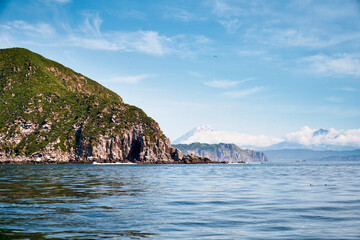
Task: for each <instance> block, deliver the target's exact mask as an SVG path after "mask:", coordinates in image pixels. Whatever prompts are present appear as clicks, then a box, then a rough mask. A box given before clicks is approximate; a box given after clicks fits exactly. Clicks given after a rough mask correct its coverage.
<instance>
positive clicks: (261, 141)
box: [173, 125, 282, 147]
mask: <svg viewBox="0 0 360 240" xmlns="http://www.w3.org/2000/svg"><path fill="white" fill-rule="evenodd" d="M281 141H282V140H281V139H278V138H273V137H269V136H265V135H260V136H254V135H249V134H241V133H238V132H228V131H216V130H214V129H213V128H212V127H211V126H209V125H203V126H200V127H197V128H194V129H192V130H191V131H189V132H188V133H186V134H185V135H183V136H181V137H180V138H178V139H176V140H175V141H174V142H173V143H176V144H178V143H183V144H189V143H194V142H201V143H209V144H213V143H234V144H236V145H238V146H245V145H252V146H257V147H267V146H271V145H273V144H276V143H279V142H281Z"/></svg>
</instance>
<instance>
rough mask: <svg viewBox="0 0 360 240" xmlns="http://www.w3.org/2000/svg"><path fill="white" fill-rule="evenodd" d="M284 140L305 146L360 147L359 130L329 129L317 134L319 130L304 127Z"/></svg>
mask: <svg viewBox="0 0 360 240" xmlns="http://www.w3.org/2000/svg"><path fill="white" fill-rule="evenodd" d="M285 140H286V141H288V142H291V143H299V144H303V145H306V146H310V145H315V146H320V145H339V146H356V147H360V129H351V130H336V129H333V128H330V129H329V130H322V133H321V132H320V133H319V129H311V128H310V127H308V126H304V127H303V128H301V130H300V131H297V132H292V133H289V134H287V135H286V136H285Z"/></svg>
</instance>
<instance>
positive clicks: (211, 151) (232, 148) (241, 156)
mask: <svg viewBox="0 0 360 240" xmlns="http://www.w3.org/2000/svg"><path fill="white" fill-rule="evenodd" d="M173 146H174V147H176V148H178V149H179V150H180V151H181V152H182V153H184V154H194V155H197V156H200V157H207V158H210V159H211V160H213V161H217V162H222V161H226V162H264V161H268V158H267V157H266V155H265V154H264V153H263V152H258V151H253V150H249V149H241V148H239V147H238V146H236V145H234V144H225V143H219V144H206V143H192V144H177V145H173Z"/></svg>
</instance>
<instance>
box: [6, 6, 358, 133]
mask: <svg viewBox="0 0 360 240" xmlns="http://www.w3.org/2000/svg"><path fill="white" fill-rule="evenodd" d="M9 47H24V48H28V49H30V50H32V51H34V52H37V53H39V54H41V55H43V56H45V57H47V58H50V59H52V60H55V61H58V62H60V63H62V64H63V65H65V66H67V67H70V68H72V69H73V70H75V71H76V72H80V73H82V74H83V75H85V76H87V77H89V78H91V79H93V80H95V81H97V82H99V83H100V84H102V85H104V86H106V87H107V88H109V89H111V90H113V91H115V92H116V93H118V94H119V95H120V96H121V97H122V98H123V99H124V101H125V102H126V103H129V104H131V105H135V106H138V107H140V108H142V109H143V110H144V111H145V112H146V113H147V114H148V115H149V116H151V117H152V118H153V119H155V120H156V121H157V122H158V123H159V124H160V127H161V128H162V130H163V131H164V133H165V134H166V135H167V136H168V137H169V138H170V139H171V140H174V139H176V138H178V137H180V136H181V135H183V134H184V133H186V132H187V131H189V130H190V129H192V128H194V127H197V126H200V125H204V124H209V125H211V126H212V127H213V128H214V129H217V130H219V131H228V132H229V131H231V132H237V133H241V134H246V135H254V136H259V135H263V136H269V137H273V138H277V139H279V138H280V139H283V138H284V137H285V136H292V135H291V133H296V132H299V131H300V132H301V131H305V132H306V131H307V128H309V129H319V128H325V129H330V128H331V129H337V130H336V131H352V130H354V129H355V130H356V129H360V104H359V102H360V1H358V0H357V1H355V0H341V1H333V0H328V1H325V0H318V1H311V0H299V1H282V0H279V1H275V0H274V1H265V0H264V1H256V0H254V1H241V0H234V1H232V0H198V1H191V0H174V1H168V0H152V1H146V0H142V1H140V0H106V1H105V0H104V1H91V0H86V1H85V0H31V1H30V0H29V1H25V0H11V1H10V0H0V48H9ZM306 127H307V128H306ZM314 131H315V130H314ZM334 131H335V130H334ZM357 134H358V135H359V133H357Z"/></svg>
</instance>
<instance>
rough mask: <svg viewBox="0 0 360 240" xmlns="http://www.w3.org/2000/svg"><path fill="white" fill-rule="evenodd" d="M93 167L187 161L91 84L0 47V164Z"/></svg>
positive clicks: (149, 124) (152, 125)
mask: <svg viewBox="0 0 360 240" xmlns="http://www.w3.org/2000/svg"><path fill="white" fill-rule="evenodd" d="M186 159H187V160H186ZM94 161H100V162H121V161H132V162H140V163H182V162H186V161H188V157H184V156H183V155H182V154H181V152H180V151H179V150H177V149H175V148H173V147H171V145H170V141H169V139H168V138H167V137H166V136H165V135H164V134H163V133H162V131H161V129H160V127H159V125H158V123H156V122H155V121H154V120H153V119H151V118H150V117H148V116H147V115H146V114H145V113H144V112H143V111H142V110H141V109H139V108H137V107H135V106H131V105H128V104H125V103H124V102H123V100H122V99H121V98H120V97H119V96H118V95H117V94H115V93H114V92H112V91H110V90H108V89H106V88H105V87H103V86H101V85H100V84H98V83H96V82H95V81H93V80H91V79H89V78H87V77H85V76H83V75H81V74H79V73H76V72H74V71H73V70H71V69H69V68H66V67H64V66H62V65H61V64H59V63H56V62H54V61H51V60H48V59H46V58H44V57H42V56H40V55H38V54H36V53H33V52H31V51H29V50H26V49H20V48H13V49H1V50H0V163H22V162H30V163H67V162H74V163H76V162H79V163H80V162H87V163H89V162H94ZM193 161H194V162H196V161H197V162H209V160H208V159H203V158H194V159H193Z"/></svg>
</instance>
